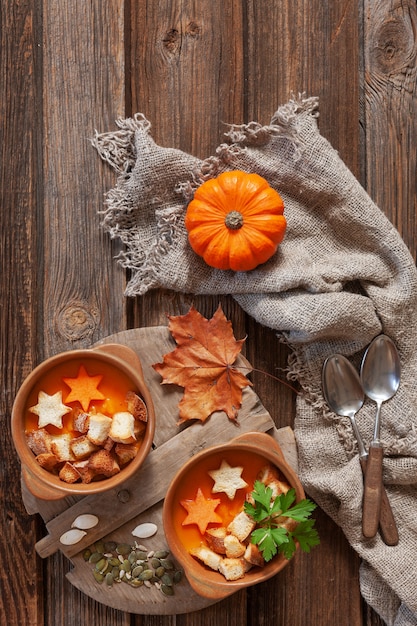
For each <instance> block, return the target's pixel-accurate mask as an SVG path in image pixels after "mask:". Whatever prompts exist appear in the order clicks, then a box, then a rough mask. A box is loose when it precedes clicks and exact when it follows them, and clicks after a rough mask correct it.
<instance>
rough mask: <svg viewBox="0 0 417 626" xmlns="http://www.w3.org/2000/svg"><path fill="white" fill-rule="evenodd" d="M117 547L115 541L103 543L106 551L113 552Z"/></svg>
mask: <svg viewBox="0 0 417 626" xmlns="http://www.w3.org/2000/svg"><path fill="white" fill-rule="evenodd" d="M116 548H117V543H116V542H115V541H106V543H105V544H104V549H105V550H106V552H115V551H116Z"/></svg>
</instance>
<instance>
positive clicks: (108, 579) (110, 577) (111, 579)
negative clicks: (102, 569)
mask: <svg viewBox="0 0 417 626" xmlns="http://www.w3.org/2000/svg"><path fill="white" fill-rule="evenodd" d="M104 580H105V581H106V585H108V586H109V587H111V586H112V585H113V582H114V576H113V573H112V572H107V574H106V577H105V579H104Z"/></svg>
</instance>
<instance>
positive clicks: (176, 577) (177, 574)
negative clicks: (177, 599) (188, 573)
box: [172, 569, 182, 585]
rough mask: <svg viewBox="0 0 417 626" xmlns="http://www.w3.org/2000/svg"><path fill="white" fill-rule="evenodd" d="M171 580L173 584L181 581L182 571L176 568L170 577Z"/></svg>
mask: <svg viewBox="0 0 417 626" xmlns="http://www.w3.org/2000/svg"><path fill="white" fill-rule="evenodd" d="M172 580H173V582H174V584H175V585H178V583H180V582H181V581H182V571H181V570H179V569H178V570H177V571H176V572H174V576H173V577H172Z"/></svg>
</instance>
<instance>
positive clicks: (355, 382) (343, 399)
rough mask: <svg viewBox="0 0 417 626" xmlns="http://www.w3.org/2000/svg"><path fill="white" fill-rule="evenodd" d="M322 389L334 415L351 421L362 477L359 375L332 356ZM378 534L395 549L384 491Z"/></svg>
mask: <svg viewBox="0 0 417 626" xmlns="http://www.w3.org/2000/svg"><path fill="white" fill-rule="evenodd" d="M322 387H323V395H324V398H325V400H326V402H327V404H328V405H329V408H330V409H331V410H332V411H333V412H334V413H336V415H340V416H341V417H348V418H349V419H350V422H351V424H352V428H353V432H354V434H355V437H356V440H357V442H358V450H359V461H360V464H361V467H362V472H363V474H364V475H365V473H366V465H367V459H368V453H367V451H366V449H365V446H364V443H363V440H362V437H361V435H360V432H359V429H358V426H357V424H356V420H355V415H356V413H357V412H358V411H359V409H360V408H361V407H362V405H363V402H364V391H363V388H362V385H361V381H360V378H359V374H358V372H357V371H356V369H355V368H354V367H353V365H352V364H351V362H350V361H348V359H347V358H346V357H344V356H343V355H341V354H334V355H332V356H330V357H328V358H327V359H326V361H325V362H324V365H323V370H322ZM380 530H381V536H382V539H383V540H384V542H385V543H386V544H387V545H389V546H394V545H397V543H398V531H397V527H396V524H395V520H394V516H393V513H392V510H391V506H390V503H389V500H388V496H387V494H386V492H385V489H383V490H382V503H381V517H380Z"/></svg>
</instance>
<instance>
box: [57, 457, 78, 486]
mask: <svg viewBox="0 0 417 626" xmlns="http://www.w3.org/2000/svg"><path fill="white" fill-rule="evenodd" d="M59 477H60V479H61V480H63V481H64V482H66V483H76V482H77V480H80V478H81V476H80V473H79V472H78V470H77V469H76V468H75V467H74V466H73V465H72V463H68V462H66V463H64V465H63V466H62V468H61V469H60V471H59Z"/></svg>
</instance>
